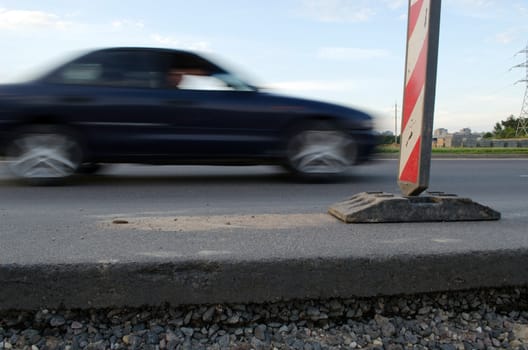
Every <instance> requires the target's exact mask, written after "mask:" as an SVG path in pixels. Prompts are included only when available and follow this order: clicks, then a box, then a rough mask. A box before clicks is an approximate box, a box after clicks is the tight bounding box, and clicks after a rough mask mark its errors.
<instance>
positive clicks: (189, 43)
mask: <svg viewBox="0 0 528 350" xmlns="http://www.w3.org/2000/svg"><path fill="white" fill-rule="evenodd" d="M151 38H152V40H154V42H156V43H158V44H162V45H163V46H171V47H175V48H179V49H187V50H195V51H202V52H211V51H212V50H211V47H210V45H209V43H208V42H207V41H203V40H193V39H178V38H174V37H171V36H163V35H160V34H154V35H152V36H151Z"/></svg>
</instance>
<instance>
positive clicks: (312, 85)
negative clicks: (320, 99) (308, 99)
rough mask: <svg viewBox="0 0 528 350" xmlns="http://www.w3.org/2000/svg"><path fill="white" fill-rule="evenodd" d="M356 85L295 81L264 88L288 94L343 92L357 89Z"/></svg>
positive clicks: (319, 81) (338, 82)
mask: <svg viewBox="0 0 528 350" xmlns="http://www.w3.org/2000/svg"><path fill="white" fill-rule="evenodd" d="M357 86H358V85H357V83H356V82H354V81H351V80H297V81H282V82H275V83H270V84H266V86H265V87H266V88H271V89H277V90H284V91H289V92H307V91H343V90H351V89H355V88H357Z"/></svg>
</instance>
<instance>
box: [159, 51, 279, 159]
mask: <svg viewBox="0 0 528 350" xmlns="http://www.w3.org/2000/svg"><path fill="white" fill-rule="evenodd" d="M170 61H171V64H172V67H169V70H177V71H179V72H180V73H181V74H183V75H184V76H183V79H179V78H178V79H177V81H179V82H180V83H179V86H178V87H177V88H175V87H171V86H167V88H166V89H164V90H163V91H162V92H161V95H160V97H161V99H160V104H161V105H162V106H163V110H164V112H163V114H164V115H165V122H166V123H167V124H170V125H171V127H170V129H167V135H166V140H167V147H166V149H167V150H170V151H171V152H172V154H174V155H176V156H177V157H180V158H183V159H187V160H188V161H192V160H197V161H198V160H225V161H229V160H239V159H241V158H253V157H255V156H262V155H265V153H266V152H267V151H268V150H269V149H270V147H271V146H272V145H274V144H276V143H277V139H278V137H279V130H280V129H281V127H282V124H281V123H283V122H284V121H285V120H284V118H280V117H281V116H280V113H277V111H274V110H273V109H272V108H271V107H270V106H267V105H266V101H265V99H263V98H262V96H261V94H260V93H259V92H258V91H256V89H254V88H251V87H249V86H248V85H245V84H244V83H243V82H241V81H240V80H237V79H235V78H234V77H233V76H232V75H230V74H229V73H228V72H226V71H225V70H223V69H221V68H219V67H218V66H215V65H214V64H212V63H210V62H208V61H205V60H203V59H202V58H201V57H194V59H190V58H189V57H182V55H181V54H175V55H172V58H171V60H170Z"/></svg>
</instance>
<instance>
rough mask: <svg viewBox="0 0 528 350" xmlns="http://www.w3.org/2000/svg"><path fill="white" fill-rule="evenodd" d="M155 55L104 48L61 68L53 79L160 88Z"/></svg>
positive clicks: (70, 82) (63, 81) (158, 69)
mask: <svg viewBox="0 0 528 350" xmlns="http://www.w3.org/2000/svg"><path fill="white" fill-rule="evenodd" d="M161 70H162V69H161V68H160V65H158V64H157V62H156V56H155V55H153V54H149V53H148V52H140V51H101V52H95V53H93V54H90V55H87V56H84V57H81V58H79V59H77V60H75V61H73V62H71V63H69V64H67V65H66V66H64V67H63V68H61V69H59V70H58V71H57V72H56V73H55V74H54V75H53V76H52V77H51V81H52V82H54V83H60V84H80V85H103V86H117V87H140V88H158V87H160V86H161V82H162V78H163V77H162V76H163V74H162V72H161Z"/></svg>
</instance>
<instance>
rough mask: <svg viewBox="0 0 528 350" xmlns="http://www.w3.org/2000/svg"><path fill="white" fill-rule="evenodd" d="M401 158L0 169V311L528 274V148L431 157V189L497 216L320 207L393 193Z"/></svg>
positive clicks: (346, 292) (516, 282) (312, 292)
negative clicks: (61, 176)
mask: <svg viewBox="0 0 528 350" xmlns="http://www.w3.org/2000/svg"><path fill="white" fill-rule="evenodd" d="M396 166H397V162H395V161H391V160H388V161H379V162H377V163H373V164H371V165H367V166H364V167H360V168H358V169H357V170H356V173H354V174H353V175H352V176H351V177H352V180H350V181H345V182H343V183H337V184H317V185H315V184H297V183H294V182H290V181H289V180H287V179H284V178H283V177H282V176H283V175H282V174H280V173H276V170H271V169H268V168H258V167H257V168H251V170H239V169H229V170H226V169H223V168H220V169H216V170H214V171H216V173H214V171H213V175H211V170H210V169H209V168H207V169H202V168H192V169H190V170H189V169H187V170H184V171H188V172H189V173H188V174H186V175H181V173H178V175H177V176H174V175H168V174H167V173H166V172H171V171H173V170H172V168H170V169H166V168H156V167H149V168H142V167H124V168H117V169H116V170H112V171H113V172H109V173H107V174H105V175H104V176H102V177H96V178H82V179H77V180H75V181H74V182H73V183H70V184H68V185H67V186H61V187H26V186H20V185H18V184H15V183H12V182H11V180H9V179H8V178H7V177H3V178H2V177H0V182H1V184H0V195H1V198H2V199H1V201H0V309H36V308H57V307H67V308H89V307H114V306H141V305H149V304H150V305H160V304H163V303H170V304H173V305H178V304H214V303H245V302H267V301H278V300H291V299H305V298H311V299H314V298H315V299H317V298H333V297H340V298H348V297H356V296H377V295H394V294H412V293H422V292H436V291H448V290H463V289H472V288H484V287H504V286H522V285H527V284H528V229H527V227H528V215H527V214H526V213H527V212H528V201H526V198H527V197H526V196H527V194H528V190H527V186H528V183H527V182H526V179H527V177H526V171H528V160H507V161H506V160H471V161H461V160H457V161H447V160H445V161H444V160H442V161H437V162H436V163H435V162H434V163H433V171H435V170H436V172H433V176H432V182H434V183H435V184H436V185H434V186H435V188H434V189H435V190H445V191H446V192H452V193H453V192H454V193H459V194H461V195H465V196H468V197H471V198H472V199H473V200H475V201H477V202H479V203H482V204H484V205H488V206H490V207H492V208H493V209H495V210H498V211H499V212H501V214H502V218H501V220H499V221H484V222H446V223H444V222H434V223H390V224H344V223H342V222H341V221H339V220H337V219H335V218H334V217H332V216H330V215H329V214H327V213H326V210H327V208H328V207H329V206H330V205H331V204H332V203H334V202H335V201H338V200H342V199H345V198H347V197H349V196H351V195H353V194H355V193H357V192H363V191H368V190H379V191H385V192H390V191H391V190H392V192H395V191H396V188H397V185H396V184H395V181H394V180H393V179H392V176H391V175H390V174H391V173H392V172H393V171H394V168H395V167H396ZM156 171H157V173H156ZM178 171H181V170H180V169H178ZM202 171H203V172H204V173H203V174H202ZM237 171H238V172H241V173H237ZM262 172H264V175H262V174H261V173H262ZM131 174H132V175H131ZM153 174H154V175H153ZM171 174H172V173H171ZM387 174H389V175H387ZM4 176H5V175H4ZM131 176H132V177H131ZM134 176H135V177H134ZM486 189H487V190H486Z"/></svg>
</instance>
